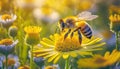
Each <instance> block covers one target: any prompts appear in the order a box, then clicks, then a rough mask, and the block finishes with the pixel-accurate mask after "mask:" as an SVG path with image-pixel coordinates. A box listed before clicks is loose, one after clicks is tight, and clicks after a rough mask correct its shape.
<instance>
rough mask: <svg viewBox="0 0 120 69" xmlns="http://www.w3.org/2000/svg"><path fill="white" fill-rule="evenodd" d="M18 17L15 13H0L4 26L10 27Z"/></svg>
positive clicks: (0, 21) (0, 20) (0, 19)
mask: <svg viewBox="0 0 120 69" xmlns="http://www.w3.org/2000/svg"><path fill="white" fill-rule="evenodd" d="M16 18H17V16H16V15H14V14H3V15H0V23H1V24H2V26H3V27H5V28H8V27H10V26H11V25H12V24H13V22H14V21H15V20H16Z"/></svg>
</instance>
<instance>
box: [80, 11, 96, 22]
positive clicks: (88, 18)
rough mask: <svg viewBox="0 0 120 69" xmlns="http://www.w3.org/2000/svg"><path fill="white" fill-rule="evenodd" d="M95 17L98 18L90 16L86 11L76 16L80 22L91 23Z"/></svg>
mask: <svg viewBox="0 0 120 69" xmlns="http://www.w3.org/2000/svg"><path fill="white" fill-rule="evenodd" d="M97 17H98V16H97V15H92V14H91V12H88V11H84V12H81V13H79V14H78V19H80V20H88V21H91V20H93V19H95V18H97Z"/></svg>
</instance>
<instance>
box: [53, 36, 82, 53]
mask: <svg viewBox="0 0 120 69" xmlns="http://www.w3.org/2000/svg"><path fill="white" fill-rule="evenodd" d="M56 38H58V39H57V40H55V50H57V51H61V52H68V51H74V50H78V49H80V48H81V45H80V43H79V40H78V38H77V37H76V36H75V37H72V38H70V37H67V38H66V39H64V36H63V37H60V36H59V37H56Z"/></svg>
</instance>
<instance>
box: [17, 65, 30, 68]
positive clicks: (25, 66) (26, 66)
mask: <svg viewBox="0 0 120 69" xmlns="http://www.w3.org/2000/svg"><path fill="white" fill-rule="evenodd" d="M18 69H30V67H29V66H28V65H24V66H20V67H19V68H18Z"/></svg>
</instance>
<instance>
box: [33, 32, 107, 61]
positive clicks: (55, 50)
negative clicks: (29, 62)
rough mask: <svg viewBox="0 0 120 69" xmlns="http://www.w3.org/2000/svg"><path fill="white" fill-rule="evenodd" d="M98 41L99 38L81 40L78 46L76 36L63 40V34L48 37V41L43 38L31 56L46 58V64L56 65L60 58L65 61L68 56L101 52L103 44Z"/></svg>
mask: <svg viewBox="0 0 120 69" xmlns="http://www.w3.org/2000/svg"><path fill="white" fill-rule="evenodd" d="M76 34H77V33H76ZM100 41H101V38H96V39H91V40H89V39H87V38H83V41H82V44H81V45H80V43H79V40H78V37H77V36H73V38H72V39H71V38H70V36H68V37H67V38H66V39H65V40H64V35H63V34H61V35H60V34H54V35H51V36H50V39H48V38H43V40H42V41H41V42H40V43H41V47H38V48H34V50H33V55H34V56H35V57H44V58H45V59H46V58H48V62H52V61H53V63H57V62H58V61H59V59H60V58H62V57H63V58H64V59H67V58H68V57H70V56H71V57H77V56H78V55H81V56H84V55H92V53H91V52H90V51H95V50H101V48H100V47H101V46H103V45H104V44H105V43H100ZM88 51H89V52H88Z"/></svg>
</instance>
